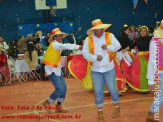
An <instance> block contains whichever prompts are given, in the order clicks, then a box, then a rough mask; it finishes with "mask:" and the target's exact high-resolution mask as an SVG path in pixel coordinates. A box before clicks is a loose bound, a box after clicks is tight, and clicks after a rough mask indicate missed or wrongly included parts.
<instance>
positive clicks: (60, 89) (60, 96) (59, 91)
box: [47, 72, 67, 103]
mask: <svg viewBox="0 0 163 122" xmlns="http://www.w3.org/2000/svg"><path fill="white" fill-rule="evenodd" d="M48 77H49V79H50V81H51V83H52V84H53V86H54V88H55V91H54V92H53V93H52V94H51V95H50V97H48V98H47V100H48V101H49V102H50V103H53V102H54V101H55V100H56V99H57V100H58V102H63V101H64V99H65V96H66V91H67V87H66V84H65V80H64V77H63V74H62V73H61V76H57V75H55V73H54V72H53V73H52V74H51V75H49V76H48Z"/></svg>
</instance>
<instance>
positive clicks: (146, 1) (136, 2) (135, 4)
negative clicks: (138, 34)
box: [133, 0, 148, 9]
mask: <svg viewBox="0 0 163 122" xmlns="http://www.w3.org/2000/svg"><path fill="white" fill-rule="evenodd" d="M138 1H139V0H133V4H134V9H136V7H137V4H138ZM144 2H145V3H146V4H148V0H144Z"/></svg>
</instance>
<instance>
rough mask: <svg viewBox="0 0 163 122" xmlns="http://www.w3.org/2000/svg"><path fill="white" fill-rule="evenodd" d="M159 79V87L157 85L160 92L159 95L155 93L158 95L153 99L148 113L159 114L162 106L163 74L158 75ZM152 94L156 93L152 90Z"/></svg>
mask: <svg viewBox="0 0 163 122" xmlns="http://www.w3.org/2000/svg"><path fill="white" fill-rule="evenodd" d="M159 79H160V85H159V86H160V91H159V93H155V94H158V95H157V96H156V97H155V98H154V101H153V103H152V105H151V107H150V112H151V113H153V114H154V113H157V112H159V109H160V108H161V106H162V104H163V74H159ZM154 92H158V91H156V90H154Z"/></svg>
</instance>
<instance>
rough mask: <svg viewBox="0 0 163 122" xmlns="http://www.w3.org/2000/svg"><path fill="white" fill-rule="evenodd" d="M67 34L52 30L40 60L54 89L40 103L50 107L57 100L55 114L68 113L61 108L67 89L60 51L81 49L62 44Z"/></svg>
mask: <svg viewBox="0 0 163 122" xmlns="http://www.w3.org/2000/svg"><path fill="white" fill-rule="evenodd" d="M67 35H68V34H66V33H64V32H61V31H60V29H59V28H56V29H53V31H52V35H51V37H50V38H49V40H50V42H52V41H51V40H53V37H54V38H55V40H54V42H52V43H51V44H50V45H49V47H48V49H47V51H46V53H45V55H44V58H43V60H42V63H44V64H45V72H46V73H45V75H46V76H48V78H49V79H50V81H51V83H52V84H53V86H54V87H55V91H54V92H53V93H52V94H51V95H50V96H49V97H48V98H47V99H46V100H45V101H44V102H43V103H42V105H44V106H45V105H50V103H53V102H54V101H55V100H57V101H58V102H57V106H56V112H57V113H67V112H68V111H67V110H65V109H63V108H62V107H61V103H62V102H63V101H64V99H65V96H66V91H67V87H66V84H65V81H64V77H63V74H62V71H61V61H60V59H61V56H60V54H61V51H62V50H73V49H82V46H79V45H75V44H62V43H61V42H62V40H63V38H64V37H65V36H67Z"/></svg>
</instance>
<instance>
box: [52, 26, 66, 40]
mask: <svg viewBox="0 0 163 122" xmlns="http://www.w3.org/2000/svg"><path fill="white" fill-rule="evenodd" d="M58 34H63V38H64V37H66V36H68V34H67V33H64V32H61V30H60V29H59V28H55V29H53V30H52V35H53V36H55V35H58Z"/></svg>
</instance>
